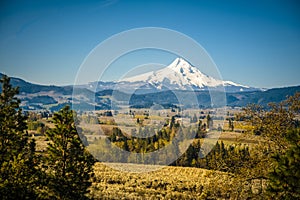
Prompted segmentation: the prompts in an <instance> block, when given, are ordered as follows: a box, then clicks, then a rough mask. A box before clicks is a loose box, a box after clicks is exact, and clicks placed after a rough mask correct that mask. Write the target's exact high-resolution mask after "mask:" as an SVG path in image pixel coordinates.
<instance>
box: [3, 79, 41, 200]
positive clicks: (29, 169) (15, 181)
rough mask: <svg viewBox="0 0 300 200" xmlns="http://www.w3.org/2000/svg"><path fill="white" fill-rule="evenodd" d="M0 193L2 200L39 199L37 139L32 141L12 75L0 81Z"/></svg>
mask: <svg viewBox="0 0 300 200" xmlns="http://www.w3.org/2000/svg"><path fill="white" fill-rule="evenodd" d="M0 82H1V84H2V90H1V91H2V92H1V95H0V155H1V156H0V196H1V198H2V199H34V198H37V192H36V190H37V187H38V178H39V177H38V174H39V171H38V168H37V165H38V160H37V158H36V156H35V142H34V141H33V140H31V141H29V136H28V133H27V131H26V129H27V125H26V117H25V116H24V115H23V114H22V110H21V109H20V108H19V104H20V100H19V99H17V98H16V97H15V95H16V94H18V88H13V87H12V86H11V84H10V78H8V77H7V76H3V77H2V79H1V80H0Z"/></svg>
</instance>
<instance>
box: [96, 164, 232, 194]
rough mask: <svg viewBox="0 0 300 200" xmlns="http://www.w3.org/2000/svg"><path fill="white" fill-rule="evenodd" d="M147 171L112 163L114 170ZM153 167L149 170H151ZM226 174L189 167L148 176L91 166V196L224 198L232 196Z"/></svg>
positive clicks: (230, 178) (229, 181)
mask: <svg viewBox="0 0 300 200" xmlns="http://www.w3.org/2000/svg"><path fill="white" fill-rule="evenodd" d="M118 167H126V168H127V169H128V168H132V169H133V168H135V169H136V170H139V172H141V171H143V169H144V168H148V169H146V171H149V167H150V168H151V167H154V168H155V166H146V165H132V164H115V165H114V168H118ZM154 168H153V169H154ZM233 188H236V187H234V179H233V178H232V176H231V175H230V174H227V173H223V172H218V171H210V170H205V169H198V168H189V167H169V166H167V167H163V168H161V169H159V170H157V171H152V172H148V173H129V172H123V171H120V170H115V169H112V168H110V167H108V166H107V165H105V164H102V163H96V165H95V180H94V182H93V185H92V187H91V196H93V197H94V198H96V199H206V198H207V197H208V196H215V197H218V198H228V195H229V194H230V195H233V196H234V194H235V191H234V189H233Z"/></svg>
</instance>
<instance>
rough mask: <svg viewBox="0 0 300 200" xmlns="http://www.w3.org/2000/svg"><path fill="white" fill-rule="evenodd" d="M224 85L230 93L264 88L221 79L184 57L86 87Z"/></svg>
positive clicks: (148, 89) (211, 87) (143, 90)
mask: <svg viewBox="0 0 300 200" xmlns="http://www.w3.org/2000/svg"><path fill="white" fill-rule="evenodd" d="M223 86H224V88H225V90H226V91H227V92H239V91H258V90H260V89H257V88H252V87H249V86H244V85H241V84H237V83H234V82H232V81H222V80H217V79H215V78H213V77H210V76H208V75H206V74H204V73H202V72H201V71H200V70H199V69H198V68H196V67H194V66H192V65H191V64H190V63H188V62H187V61H186V60H184V59H183V58H176V59H175V60H174V61H173V62H172V63H171V64H170V65H169V66H167V67H165V68H163V69H160V70H157V71H152V72H147V73H144V74H140V75H137V76H133V77H129V78H124V79H122V80H119V81H117V82H98V83H95V82H94V83H90V84H89V85H88V86H86V88H90V89H96V91H100V90H101V89H114V90H120V91H125V92H128V93H133V92H135V93H142V94H143V93H152V92H157V91H166V90H193V91H195V90H196V91H198V90H200V91H207V90H220V89H222V87H223ZM95 87H97V88H95Z"/></svg>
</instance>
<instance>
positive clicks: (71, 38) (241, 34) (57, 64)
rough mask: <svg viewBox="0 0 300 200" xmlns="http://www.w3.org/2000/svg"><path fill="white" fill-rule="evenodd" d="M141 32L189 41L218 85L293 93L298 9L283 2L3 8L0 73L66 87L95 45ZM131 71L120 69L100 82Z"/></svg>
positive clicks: (298, 65) (299, 48)
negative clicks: (159, 31)
mask: <svg viewBox="0 0 300 200" xmlns="http://www.w3.org/2000/svg"><path fill="white" fill-rule="evenodd" d="M141 27H163V28H168V29H172V30H175V31H179V32H181V33H183V34H186V35H188V36H189V37H191V38H193V39H194V40H196V41H197V42H198V43H199V44H200V45H202V46H203V47H204V48H205V49H206V51H207V52H208V53H209V54H210V56H211V57H212V59H213V60H214V62H215V63H216V65H217V66H218V69H219V71H220V73H221V76H222V77H223V79H224V80H231V81H234V82H237V83H241V84H245V85H250V86H254V87H265V88H271V87H284V86H290V85H300V78H299V74H300V56H299V55H300V54H299V53H300V3H299V2H298V1H288V0H287V1H271V0H270V1H231V0H229V1H208V0H207V1H174V0H173V1H158V0H154V1H117V0H112V1H109V0H104V1H79V0H74V1H71V0H69V1H58V0H53V1H46V0H45V1H38V0H36V1H30V0H29V1H13V0H12V1H9V0H7V1H5V0H3V1H1V3H0V71H1V72H3V73H6V74H8V75H10V76H16V77H20V78H23V79H25V80H28V81H31V82H34V83H40V84H47V85H49V84H55V85H68V84H73V83H74V80H75V77H76V74H77V71H78V69H79V67H80V65H81V64H82V62H83V61H84V59H85V57H86V56H87V55H88V54H89V52H90V51H92V50H93V49H94V48H95V47H96V46H97V45H98V44H99V43H100V42H102V41H104V40H105V39H107V38H109V37H110V36H112V35H114V34H117V33H119V32H122V31H126V30H128V29H132V28H141ZM148 53H149V52H148ZM150 53H151V52H150ZM127 60H128V59H127ZM132 62H133V61H132ZM139 62H141V63H142V62H158V63H162V64H169V63H170V62H172V56H168V55H166V54H161V55H160V56H156V54H155V55H152V56H151V55H150V54H149V55H148V56H147V58H144V59H143V58H140V57H139ZM121 68H122V69H121ZM131 68H132V65H131V63H130V61H127V62H126V63H124V65H122V66H120V70H117V71H114V72H112V73H111V74H109V73H108V77H109V76H110V77H111V79H114V76H116V74H117V73H120V74H119V75H121V73H125V72H126V71H130V70H131ZM88 81H94V80H87V82H88Z"/></svg>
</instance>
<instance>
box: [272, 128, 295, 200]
mask: <svg viewBox="0 0 300 200" xmlns="http://www.w3.org/2000/svg"><path fill="white" fill-rule="evenodd" d="M287 140H288V142H289V143H290V147H289V148H288V150H287V151H286V153H285V154H276V155H274V157H273V159H274V160H275V163H276V164H275V167H274V170H273V171H271V172H270V174H269V178H270V184H269V188H268V189H269V191H270V192H272V195H273V196H275V197H276V198H279V199H300V143H299V142H300V130H299V129H297V130H293V131H290V132H289V133H288V136H287Z"/></svg>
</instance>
